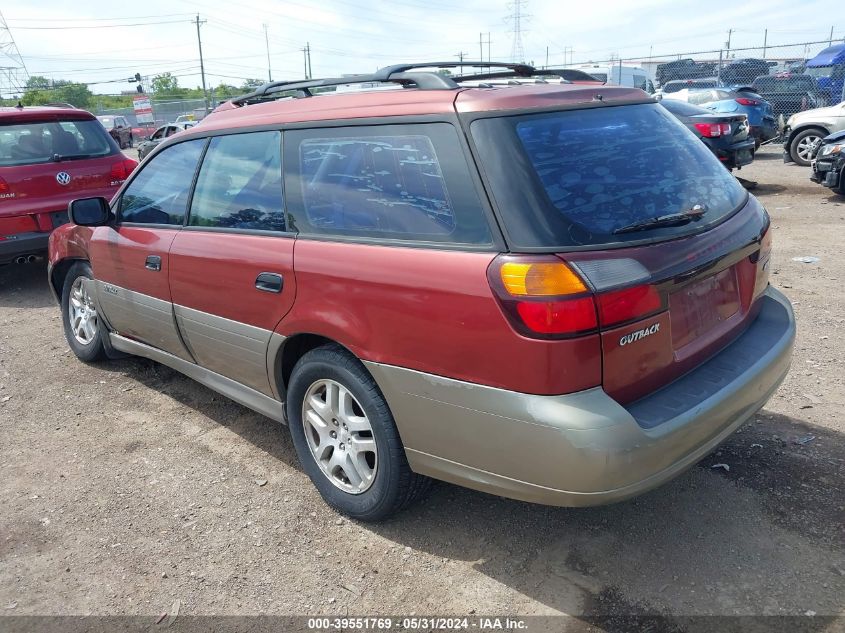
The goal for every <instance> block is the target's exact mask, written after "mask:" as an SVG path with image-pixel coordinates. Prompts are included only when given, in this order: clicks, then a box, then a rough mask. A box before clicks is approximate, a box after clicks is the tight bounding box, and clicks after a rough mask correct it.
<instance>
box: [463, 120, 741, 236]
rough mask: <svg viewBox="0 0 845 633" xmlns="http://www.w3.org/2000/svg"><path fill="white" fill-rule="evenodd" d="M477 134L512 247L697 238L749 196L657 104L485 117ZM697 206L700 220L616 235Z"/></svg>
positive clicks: (474, 130)
mask: <svg viewBox="0 0 845 633" xmlns="http://www.w3.org/2000/svg"><path fill="white" fill-rule="evenodd" d="M471 132H472V136H473V139H474V140H475V143H476V145H477V147H478V150H479V151H478V154H479V157H480V160H481V162H482V164H483V167H484V171H485V172H486V175H487V179H488V182H489V186H490V188H491V190H492V194H493V197H494V198H495V201H496V205H497V207H498V208H499V210H500V213H501V215H502V219H503V221H504V223H505V228H506V232H507V234H508V238H509V240H510V243H511V245H512V246H513V247H524V248H548V249H552V248H561V249H571V248H574V247H579V246H594V245H613V244H617V243H620V242H628V241H637V240H643V239H654V240H657V239H668V238H672V237H677V236H680V235H688V234H692V233H695V232H698V231H700V230H703V228H704V227H707V226H710V225H713V224H714V223H716V222H718V221H720V220H722V219H723V218H725V217H726V216H728V215H730V214H731V213H733V212H734V211H735V210H736V209H738V208H739V206H740V205H742V204H744V202H745V200H746V199H747V194H746V193H745V190H744V189H743V188H742V187H741V186H740V185H739V184H738V183H737V181H736V179H735V178H734V177H733V176H731V175H730V173H729V172H728V170H727V169H725V168H724V167H723V166H722V165H721V164H720V163H719V161H718V160H717V159H716V157H715V156H713V154H712V153H711V152H710V150H708V149H707V147H706V146H705V145H704V144H703V143H702V142H701V141H700V140H698V138H696V137H695V136H694V135H693V134H692V133H691V132H689V131H688V130H687V129H686V127H685V126H684V125H683V124H682V123H680V122H679V121H678V120H677V119H676V118H675V117H673V116H672V115H671V114H670V113H669V112H668V111H667V110H666V109H664V108H663V107H661V106H660V105H657V104H641V105H627V106H617V107H600V108H591V109H585V110H572V111H565V112H552V113H548V114H533V115H522V116H510V117H495V118H486V119H478V120H476V121H474V122H473V124H472V127H471ZM695 205H701V206H703V207H704V208H705V210H706V212H705V214H704V215H703V216H702V217H701V219H700V220H698V221H695V222H690V223H688V224H685V225H682V226H669V227H667V226H663V227H657V228H651V229H648V230H645V231H637V232H632V233H620V234H614V231H615V230H617V229H620V228H622V227H626V226H629V225H631V224H634V223H638V222H641V221H644V220H648V219H651V218H655V217H658V216H662V215H667V214H670V213H683V212H685V211H687V210H690V209H692V208H693V207H694V206H695Z"/></svg>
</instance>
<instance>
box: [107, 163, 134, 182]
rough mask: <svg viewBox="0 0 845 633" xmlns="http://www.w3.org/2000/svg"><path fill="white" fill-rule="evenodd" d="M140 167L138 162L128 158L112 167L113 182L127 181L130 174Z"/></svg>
mask: <svg viewBox="0 0 845 633" xmlns="http://www.w3.org/2000/svg"><path fill="white" fill-rule="evenodd" d="M137 166H138V161H136V160H132V159H131V158H126V159H124V160H122V161H120V162H118V163H114V164H113V165H112V166H111V178H112V180H126V179H127V178H129V174H131V173H132V171H133V170H134V169H135V168H136V167H137Z"/></svg>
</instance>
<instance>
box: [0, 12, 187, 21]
mask: <svg viewBox="0 0 845 633" xmlns="http://www.w3.org/2000/svg"><path fill="white" fill-rule="evenodd" d="M189 15H193V14H192V13H164V14H162V15H132V16H125V17H114V18H43V17H42V18H13V19H12V20H9V21H10V22H12V23H15V22H115V21H117V20H152V19H153V18H155V19H158V18H175V17H179V16H185V17H187V16H189Z"/></svg>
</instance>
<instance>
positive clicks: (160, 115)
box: [93, 95, 232, 132]
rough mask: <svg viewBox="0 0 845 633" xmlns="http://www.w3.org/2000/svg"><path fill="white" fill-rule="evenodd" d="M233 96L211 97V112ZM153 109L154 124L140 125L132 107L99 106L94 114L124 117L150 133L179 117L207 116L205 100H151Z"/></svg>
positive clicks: (195, 117)
mask: <svg viewBox="0 0 845 633" xmlns="http://www.w3.org/2000/svg"><path fill="white" fill-rule="evenodd" d="M231 98H232V97H231V96H223V97H220V96H216V95H210V96H209V112H210V111H211V110H213V109H214V108H215V107H216V106H217V105H218V104H220V103H222V102H224V101H226V100H227V99H231ZM150 101H151V103H152V107H153V120H154V122H153V123H139V122H138V120H137V118H136V117H135V110H134V109H133V108H132V107H128V108H103V107H102V106H101V105H99V104H97V105H96V106H95V108H94V110H93V111H94V114H97V115H101V114H108V115H112V116H124V117H126V119H127V120H128V121H129V122H130V123H131V124H132V126H133V127H142V128H147V129H149V130H150V132H152V131H154V130H155V128H157V127H159V126H162V125H164V124H165V123H172V122H174V121H176V118H177V117H180V116H190V117H193V119H195V120H197V121H199V120H200V119H202V118H203V117H204V116H205V113H206V110H205V99H166V98H164V99H156V98H155V97H153V98H152V99H151V100H150Z"/></svg>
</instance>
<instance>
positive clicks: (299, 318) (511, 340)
mask: <svg viewBox="0 0 845 633" xmlns="http://www.w3.org/2000/svg"><path fill="white" fill-rule="evenodd" d="M494 256H495V253H464V252H458V251H438V250H433V249H423V248H402V247H389V246H370V245H364V244H346V243H332V242H326V241H317V240H308V239H302V238H300V239H298V240H297V242H296V255H295V262H296V282H297V296H296V302H295V303H294V306H293V309H292V310H291V311H290V313H288V315H287V317H285V318H284V319H283V320H282V322H281V324H280V325H279V327H278V329H277V331H278V332H279V333H280V334H284V335H288V336H290V335H293V334H298V333H302V332H310V333H314V334H320V335H323V336H326V337H328V338H330V339H333V340H335V341H338V342H339V343H341V344H342V345H345V346H346V347H348V348H349V349H351V350H352V351H353V352H354V353H355V354H356V355H357V356H358V357H359V358H362V359H365V360H371V361H376V362H381V363H387V364H390V365H398V366H401V367H408V368H411V369H416V370H419V371H424V372H429V373H433V374H438V375H441V376H447V377H449V378H455V379H458V380H466V381H468V382H474V383H480V384H485V385H491V386H494V387H501V388H504V389H512V390H515V391H522V392H526V393H539V394H560V393H569V392H573V391H580V390H582V389H587V388H590V387H595V386H597V385H599V384H600V382H601V350H600V348H599V339H598V336H597V335H591V336H586V337H583V338H578V339H572V340H562V341H544V340H535V339H529V338H526V337H523V336H520V335H519V334H517V333H516V332H515V331H514V330H513V328H512V327H511V326H510V324H509V323H508V321H507V319H506V318H505V316H504V314H502V311H501V309H500V308H499V306H498V304H497V302H496V299H495V297H494V296H493V291H492V290H491V289H490V285H489V284H488V282H487V267H488V266H489V265H490V262H491V261H492V260H493V258H494Z"/></svg>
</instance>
